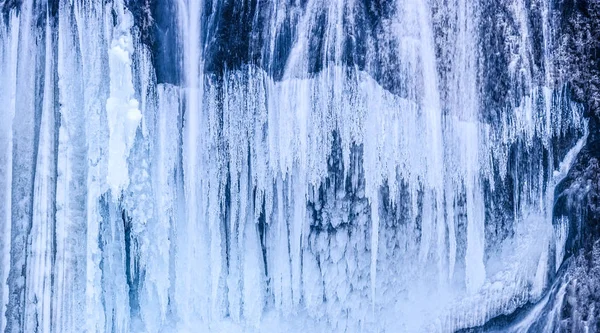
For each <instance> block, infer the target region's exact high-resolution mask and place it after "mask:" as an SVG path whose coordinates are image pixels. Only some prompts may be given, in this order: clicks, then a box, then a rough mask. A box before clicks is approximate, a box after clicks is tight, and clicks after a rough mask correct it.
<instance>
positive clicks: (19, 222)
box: [6, 1, 44, 332]
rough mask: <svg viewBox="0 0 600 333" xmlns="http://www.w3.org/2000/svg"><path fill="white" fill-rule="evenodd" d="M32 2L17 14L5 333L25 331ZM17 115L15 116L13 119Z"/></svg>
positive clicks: (33, 140)
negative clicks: (18, 15) (16, 58)
mask: <svg viewBox="0 0 600 333" xmlns="http://www.w3.org/2000/svg"><path fill="white" fill-rule="evenodd" d="M34 5H35V4H34V1H25V2H24V3H23V4H22V7H21V12H20V22H19V24H20V27H19V37H18V38H19V41H18V43H19V46H18V54H19V57H18V60H17V63H16V64H15V66H16V88H15V109H14V112H15V113H14V114H15V117H14V121H13V124H12V133H13V135H12V188H11V224H12V225H11V233H10V242H11V249H10V272H9V273H8V279H7V282H6V283H7V284H8V292H9V294H8V305H7V308H6V310H7V311H6V331H7V332H19V331H23V330H24V329H25V320H26V318H25V311H26V303H27V302H26V299H25V296H26V285H27V279H29V278H33V277H30V276H27V275H26V271H27V267H28V259H29V258H28V252H29V251H30V247H29V242H28V237H29V232H30V229H31V223H32V218H33V200H34V198H33V193H32V190H33V187H34V177H35V172H36V170H35V161H36V155H37V144H38V143H37V137H38V135H37V134H38V133H39V132H38V131H39V120H40V119H39V111H41V110H39V109H37V106H38V103H37V102H38V101H39V99H38V98H39V97H38V96H41V95H42V94H41V91H40V89H39V86H37V85H36V71H38V70H40V69H41V70H42V71H43V68H44V67H43V63H44V62H43V59H44V43H42V44H41V45H40V46H39V47H38V46H37V45H35V43H33V42H32V41H34V40H35V39H36V38H37V32H36V29H35V22H36V18H37V16H36V14H37V13H36V10H35V9H36V8H35V6H34ZM17 114H18V116H17Z"/></svg>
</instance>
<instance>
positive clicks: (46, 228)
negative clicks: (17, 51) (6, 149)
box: [24, 16, 56, 332]
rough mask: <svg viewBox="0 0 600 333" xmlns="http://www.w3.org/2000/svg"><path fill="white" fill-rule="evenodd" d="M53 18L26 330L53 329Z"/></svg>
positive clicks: (47, 28)
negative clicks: (51, 309)
mask: <svg viewBox="0 0 600 333" xmlns="http://www.w3.org/2000/svg"><path fill="white" fill-rule="evenodd" d="M53 41H54V40H53V33H52V30H51V25H50V18H49V17H48V16H46V26H45V36H44V43H45V45H44V46H45V59H44V74H43V77H44V83H43V95H42V97H41V98H43V101H42V110H41V124H40V128H39V133H40V134H39V140H38V144H37V146H38V154H37V161H36V173H35V180H34V189H33V217H32V225H31V231H30V234H29V240H28V242H29V243H30V244H31V249H30V250H29V253H28V256H29V258H30V262H29V264H28V266H27V273H26V275H27V276H29V277H30V278H29V279H27V280H26V281H27V284H26V291H27V292H26V295H25V297H26V300H27V301H26V308H25V328H24V329H25V331H30V332H33V331H38V332H51V323H52V318H51V313H50V308H51V301H52V285H51V283H52V279H51V275H52V254H53V250H54V237H53V236H54V225H55V223H54V222H55V220H54V217H55V209H54V197H55V191H56V184H55V182H54V181H55V179H56V178H55V173H56V170H55V159H54V157H55V147H56V142H55V135H54V133H55V131H56V128H55V123H56V121H55V109H54V106H55V100H54V89H55V87H54V83H55V75H54V72H53V69H54V65H55V64H54V62H55V53H54V45H53V44H54V42H53Z"/></svg>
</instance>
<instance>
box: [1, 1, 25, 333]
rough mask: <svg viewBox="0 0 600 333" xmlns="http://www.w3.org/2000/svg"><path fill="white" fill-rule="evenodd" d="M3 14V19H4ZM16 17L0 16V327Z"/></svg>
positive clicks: (9, 185)
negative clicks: (0, 79) (0, 78)
mask: <svg viewBox="0 0 600 333" xmlns="http://www.w3.org/2000/svg"><path fill="white" fill-rule="evenodd" d="M5 18H6V20H5ZM19 28H20V27H19V21H18V17H17V15H16V13H15V12H14V11H11V12H10V15H7V16H6V17H4V16H3V17H0V29H1V30H0V43H2V44H1V45H2V48H1V50H0V73H1V74H0V76H1V77H3V78H4V84H2V85H1V86H0V101H2V102H3V103H5V104H4V105H5V107H4V108H2V111H0V112H1V113H0V117H1V119H2V122H1V123H0V186H1V187H0V221H2V222H1V225H2V232H1V234H0V240H1V242H0V251H1V252H0V254H1V257H0V279H1V280H0V281H2V286H1V287H0V330H1V331H3V332H4V330H5V328H6V324H7V322H6V317H5V315H4V314H5V313H6V310H7V308H6V306H7V304H8V292H9V289H8V284H7V283H5V282H6V281H7V279H8V274H9V270H10V249H11V246H12V244H11V237H10V235H11V229H12V219H11V210H12V208H11V206H12V205H11V193H12V164H13V162H12V161H13V157H12V150H13V146H12V137H13V129H12V128H13V121H14V120H13V118H14V115H15V107H16V87H17V64H18V62H17V59H18V45H19V37H18V36H19Z"/></svg>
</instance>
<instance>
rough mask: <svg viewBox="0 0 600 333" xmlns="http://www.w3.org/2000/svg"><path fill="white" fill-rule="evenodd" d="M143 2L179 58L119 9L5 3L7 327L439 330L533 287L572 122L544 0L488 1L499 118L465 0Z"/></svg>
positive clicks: (538, 286) (560, 242)
mask: <svg viewBox="0 0 600 333" xmlns="http://www.w3.org/2000/svg"><path fill="white" fill-rule="evenodd" d="M158 3H160V4H161V5H162V6H173V7H174V8H175V10H174V12H175V13H176V19H174V20H173V21H174V22H176V24H174V26H171V27H169V28H170V29H173V31H176V33H174V34H173V35H174V36H176V37H177V38H178V43H179V44H177V45H181V47H180V49H178V50H177V55H176V58H177V59H178V61H179V62H178V63H175V64H158V63H157V61H159V60H157V59H158V58H157V57H156V56H155V53H153V50H152V49H151V48H150V47H149V45H147V44H144V43H142V40H141V36H142V35H143V34H144V33H147V31H140V29H142V27H141V26H140V25H139V22H137V21H135V19H134V18H135V17H134V14H133V13H132V11H133V8H130V7H133V6H136V4H132V3H130V2H127V1H121V0H115V1H87V0H75V1H70V0H60V1H57V2H56V4H55V3H54V2H50V4H49V5H48V4H46V3H45V2H44V3H42V2H40V1H33V0H24V1H22V4H21V6H20V7H19V8H7V9H6V10H5V11H2V15H0V43H1V45H0V74H1V76H0V77H2V80H3V82H2V85H0V103H2V106H3V107H2V108H0V119H1V121H0V219H2V223H1V228H2V230H1V232H0V241H1V242H0V251H1V252H0V277H1V278H2V281H3V284H2V288H0V296H1V297H0V298H1V301H2V302H1V304H2V305H1V308H0V311H1V313H2V314H6V315H2V316H0V323H1V328H2V330H6V331H7V332H19V331H27V332H35V331H39V332H83V331H88V332H99V331H103V332H130V331H134V332H168V331H173V332H186V331H187V332H204V331H215V332H228V331H231V332H239V331H246V332H252V331H256V332H273V331H290V332H301V331H303V332H305V331H307V330H309V331H316V332H325V331H335V332H338V331H340V332H343V331H348V332H356V331H366V332H379V331H386V332H398V331H406V332H452V331H455V330H457V329H461V328H466V327H472V326H478V325H482V324H484V323H485V322H486V321H487V320H489V319H490V318H493V317H495V316H497V315H499V314H508V313H511V312H512V311H514V310H515V309H517V308H518V307H520V306H522V305H524V304H526V303H528V302H536V301H539V300H541V303H540V304H544V302H546V299H547V297H548V296H544V291H545V290H548V288H549V287H550V280H551V279H552V278H553V277H554V274H555V272H556V270H557V269H558V267H559V266H560V265H561V263H562V261H563V257H564V253H565V243H566V237H567V236H568V234H569V231H568V223H567V222H565V223H564V224H560V223H559V224H555V225H554V226H553V224H552V209H553V204H554V198H553V195H554V188H555V186H556V185H557V184H558V182H559V181H560V180H561V179H562V178H564V177H565V176H566V173H567V172H568V170H569V168H570V165H571V163H572V161H573V159H574V157H575V155H576V154H577V152H578V151H579V150H580V149H581V148H582V145H583V143H584V141H585V135H586V132H585V130H584V128H585V125H586V124H585V123H584V120H583V119H582V118H581V109H580V106H579V105H577V104H575V103H572V102H571V101H570V100H569V96H568V95H567V94H566V93H565V91H563V90H562V89H560V88H559V87H555V86H553V83H552V79H551V77H550V71H551V70H552V69H551V67H552V59H551V57H550V54H549V51H548V48H549V44H550V43H551V38H552V36H551V32H552V29H553V28H552V25H551V22H550V18H549V17H548V13H547V11H548V8H547V7H548V6H550V4H549V2H548V3H547V2H545V1H539V2H536V4H537V5H539V8H538V7H535V8H530V6H529V5H528V3H529V2H527V1H513V2H511V3H510V4H507V5H506V6H504V7H502V10H503V11H504V12H502V15H507V16H509V17H510V18H511V19H512V21H510V26H507V27H506V28H505V29H504V28H503V29H504V30H502V33H505V34H506V35H502V36H501V37H502V38H503V43H506V45H507V50H506V52H507V53H506V59H505V60H506V61H505V63H504V64H503V65H506V71H507V73H506V75H507V76H508V77H509V78H510V83H511V85H510V86H509V87H505V89H506V90H507V91H508V92H507V93H506V94H507V96H509V97H507V98H506V101H505V104H504V106H503V107H502V109H501V110H497V109H493V110H492V109H491V108H492V107H491V105H489V104H486V103H484V101H485V100H486V99H485V98H484V94H487V93H490V94H491V92H489V90H490V89H496V88H497V89H500V88H498V87H492V88H490V87H488V86H485V85H484V82H487V81H485V80H483V79H482V76H485V75H486V74H485V73H486V72H485V71H484V70H483V67H482V66H483V65H482V61H480V60H481V59H484V58H485V59H488V58H489V55H488V54H487V53H485V52H486V50H481V47H480V45H481V42H480V33H481V32H480V29H481V26H482V25H480V23H481V22H480V20H483V19H485V17H484V16H485V15H483V14H482V13H483V12H482V9H481V8H479V6H478V5H477V3H475V2H472V1H463V0H458V1H453V2H449V3H446V2H441V1H425V0H398V1H391V2H388V4H386V5H385V6H384V5H383V4H380V5H377V6H379V7H377V6H376V4H375V3H379V2H369V1H367V2H364V3H363V2H361V1H341V0H340V1H319V0H308V1H304V2H301V3H297V2H293V1H283V0H282V1H272V2H270V3H269V4H263V3H262V2H257V3H256V6H257V8H259V9H260V10H258V9H256V10H257V11H256V12H254V14H255V15H250V18H249V19H248V18H247V17H246V16H244V15H246V14H243V15H242V14H239V12H237V11H235V10H233V9H231V8H230V7H228V6H234V5H233V4H230V3H229V2H220V1H214V2H206V3H205V2H202V1H195V0H190V1H184V0H179V1H171V2H164V1H162V2H161V1H159V2H158ZM368 4H369V6H371V7H369V6H367V5H368ZM157 6H158V5H157ZM240 6H241V5H240ZM244 6H245V5H244ZM234 7H235V6H234ZM235 8H237V7H235ZM244 8H247V7H244ZM4 9H5V8H3V10H4ZM130 9H131V10H130ZM229 9H231V11H229ZM144 10H148V11H150V9H149V8H142V12H143V13H145V12H144ZM248 10H255V9H248ZM5 12H6V13H5ZM242 12H243V11H242ZM223 13H225V14H223ZM238 14H239V15H241V16H243V17H245V18H244V19H245V20H251V21H252V24H253V25H252V27H251V28H252V29H256V30H253V34H250V35H252V36H254V37H255V38H254V37H253V38H254V39H252V41H253V42H252V43H249V42H248V44H252V45H253V47H255V48H256V49H258V50H260V53H259V54H260V56H261V57H262V58H260V59H261V60H253V61H247V63H243V64H238V62H240V61H241V60H240V59H238V58H236V57H242V56H241V55H240V53H239V50H238V49H236V48H235V47H240V48H241V47H242V46H240V45H237V44H235V43H234V42H231V41H238V40H241V38H242V37H243V36H242V37H240V36H238V35H243V33H244V31H246V30H244V29H246V27H241V28H239V31H238V30H236V29H230V30H227V29H228V28H227V27H228V24H229V25H233V26H236V24H238V25H241V24H242V23H243V22H237V21H236V20H235V17H236V16H235V15H238ZM534 14H535V15H537V14H539V16H540V17H541V19H540V21H539V22H537V21H536V22H537V24H541V26H540V27H537V28H536V29H538V28H539V29H538V30H539V31H537V30H536V33H538V32H540V36H538V37H539V38H531V36H530V34H531V33H532V32H531V31H529V29H530V26H529V24H528V21H527V20H528V15H534ZM219 15H223V17H221V16H219ZM227 15H230V16H227ZM444 15H445V16H444ZM226 16H227V17H226ZM224 17H226V18H227V19H224ZM444 17H446V19H444ZM536 17H537V16H536ZM144 22H145V21H144ZM150 22H151V21H150ZM146 23H147V22H146ZM505 23H506V22H505ZM507 24H508V23H507ZM500 26H501V25H500ZM440 31H442V32H444V33H440ZM156 33H157V34H158V33H161V31H158V32H156ZM223 36H228V38H229V39H228V40H231V41H226V40H224V39H223V38H224V37H223ZM219 43H223V45H220V46H219ZM227 43H231V44H227ZM285 43H288V44H285ZM241 44H243V43H241ZM282 44H283V45H282ZM256 45H258V46H256ZM533 48H535V49H536V50H540V52H538V55H536V56H535V57H537V58H535V59H533V58H534V56H533V55H532V54H531V52H530V49H533ZM249 49H250V47H249ZM224 50H229V51H224ZM227 52H229V53H227ZM482 52H483V54H482ZM484 56H485V57H484ZM218 57H223V58H224V59H221V58H218ZM228 57H229V58H228ZM258 58H259V57H258V56H257V59H258ZM253 59H254V58H253ZM488 60H489V59H488ZM488 60H486V61H488ZM228 61H230V63H231V68H229V67H228V66H227V64H228ZM536 61H537V63H536ZM540 61H541V62H543V63H544V65H543V66H541V65H539V62H540ZM532 63H535V66H540V67H543V68H544V69H543V70H542V69H539V68H537V67H535V66H534V65H533V64H532ZM220 65H222V68H221V67H219V66H220ZM159 66H160V67H161V68H170V67H169V66H173V67H177V68H179V67H181V73H183V78H182V82H181V84H172V83H165V82H161V83H159V82H158V81H157V77H156V74H155V68H157V67H159ZM533 67H535V68H536V69H535V70H532V69H531V68H533ZM219 68H220V69H219ZM498 80H500V78H498ZM578 139H579V141H577V140H578ZM557 142H560V144H558V143H557ZM565 146H567V147H565ZM4 282H5V283H4ZM561 293H562V292H561V291H560V290H559V293H558V294H559V295H562V294H561ZM560 297H562V296H560ZM523 325H525V324H523Z"/></svg>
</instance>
